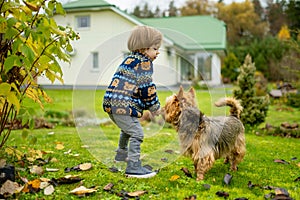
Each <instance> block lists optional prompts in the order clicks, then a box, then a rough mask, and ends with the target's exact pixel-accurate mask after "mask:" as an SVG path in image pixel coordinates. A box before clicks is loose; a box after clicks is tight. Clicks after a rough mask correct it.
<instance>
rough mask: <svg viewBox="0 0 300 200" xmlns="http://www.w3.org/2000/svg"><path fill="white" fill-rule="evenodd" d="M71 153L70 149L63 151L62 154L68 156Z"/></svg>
mask: <svg viewBox="0 0 300 200" xmlns="http://www.w3.org/2000/svg"><path fill="white" fill-rule="evenodd" d="M71 152H72V149H69V150H68V151H65V152H64V154H65V155H66V154H70V153H71Z"/></svg>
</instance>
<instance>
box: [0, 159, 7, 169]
mask: <svg viewBox="0 0 300 200" xmlns="http://www.w3.org/2000/svg"><path fill="white" fill-rule="evenodd" d="M5 165H6V160H5V159H0V168H3V167H4V166H5Z"/></svg>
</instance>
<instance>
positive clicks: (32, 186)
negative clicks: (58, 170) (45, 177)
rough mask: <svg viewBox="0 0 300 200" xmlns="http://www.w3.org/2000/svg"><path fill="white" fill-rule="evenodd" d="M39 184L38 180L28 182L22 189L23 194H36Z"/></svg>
mask: <svg viewBox="0 0 300 200" xmlns="http://www.w3.org/2000/svg"><path fill="white" fill-rule="evenodd" d="M40 184H41V181H40V179H34V180H33V181H28V182H27V183H26V184H25V186H24V188H23V190H22V191H23V192H31V193H36V192H38V191H39V190H40Z"/></svg>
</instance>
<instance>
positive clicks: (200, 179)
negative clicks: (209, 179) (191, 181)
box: [196, 174, 204, 181]
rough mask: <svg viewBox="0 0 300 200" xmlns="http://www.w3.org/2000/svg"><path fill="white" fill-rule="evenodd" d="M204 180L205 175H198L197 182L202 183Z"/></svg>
mask: <svg viewBox="0 0 300 200" xmlns="http://www.w3.org/2000/svg"><path fill="white" fill-rule="evenodd" d="M203 179H204V175H203V174H198V175H197V178H196V181H202V180H203Z"/></svg>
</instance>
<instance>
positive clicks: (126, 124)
mask: <svg viewBox="0 0 300 200" xmlns="http://www.w3.org/2000/svg"><path fill="white" fill-rule="evenodd" d="M109 117H110V118H111V120H112V121H113V122H114V123H115V124H116V125H117V126H118V127H119V128H120V129H121V133H120V138H119V147H118V148H119V149H122V150H127V148H128V142H129V149H128V160H131V161H133V162H137V161H138V160H139V159H140V154H141V143H142V142H143V139H144V132H143V128H142V126H141V124H140V122H139V120H138V118H136V117H131V116H128V115H117V114H109Z"/></svg>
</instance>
